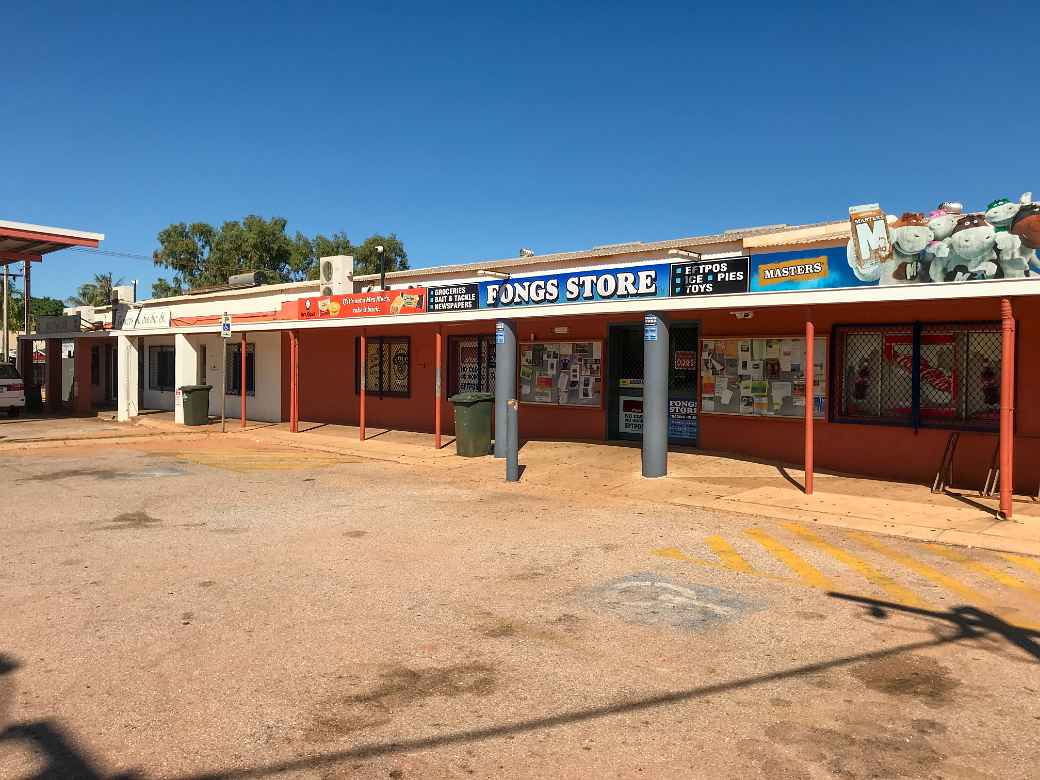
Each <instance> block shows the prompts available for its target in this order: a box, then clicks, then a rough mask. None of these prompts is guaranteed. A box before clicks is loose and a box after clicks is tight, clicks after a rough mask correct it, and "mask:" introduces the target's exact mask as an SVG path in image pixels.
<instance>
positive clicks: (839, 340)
mask: <svg viewBox="0 0 1040 780" xmlns="http://www.w3.org/2000/svg"><path fill="white" fill-rule="evenodd" d="M1023 208H1025V207H1023ZM879 213H880V212H878V213H874V214H868V219H866V220H864V219H863V218H862V215H859V214H856V215H853V216H854V219H853V220H852V221H848V220H840V221H834V222H828V223H822V224H815V225H805V226H797V227H789V226H776V227H767V228H758V229H749V230H735V231H728V232H725V233H720V234H715V235H708V236H700V237H693V238H684V239H676V240H671V241H660V242H653V243H633V244H624V245H614V246H606V247H597V248H594V249H592V250H589V251H584V252H568V253H558V254H549V255H533V256H521V257H519V258H512V259H505V260H493V261H486V262H481V263H470V264H462V265H453V266H444V267H439V268H425V269H415V270H409V271H402V272H394V273H390V274H387V280H386V281H387V283H388V289H386V290H380V289H373V285H376V284H378V280H377V279H375V278H373V277H368V276H359V277H357V278H354V277H353V276H352V274H351V269H350V261H349V258H332V259H329V260H328V262H327V263H326V262H323V274H324V277H323V279H322V280H320V281H317V282H303V283H294V284H281V285H267V286H258V287H251V288H244V289H227V290H220V291H214V292H209V293H206V294H200V295H189V296H182V297H178V298H170V299H164V300H155V301H144V302H142V303H140V304H135V305H134V306H133V307H131V308H129V309H128V311H127V313H126V314H125V316H123V317H122V319H121V320H119V319H117V322H116V326H115V327H114V329H113V333H114V334H115V335H116V336H117V337H118V353H119V356H118V365H119V366H120V369H119V377H118V380H117V385H118V395H119V413H120V416H121V418H123V419H128V418H131V417H133V416H135V415H136V414H138V413H139V412H140V411H141V410H144V409H166V410H173V411H175V413H176V414H177V419H178V420H180V419H182V418H181V415H180V412H179V405H178V393H177V388H178V387H181V386H183V385H187V384H197V383H206V384H210V385H213V386H214V388H215V390H214V392H213V393H212V394H211V406H210V412H211V413H212V414H215V415H219V413H220V397H221V396H220V393H219V389H220V387H221V384H222V382H223V383H224V384H226V386H227V389H228V392H227V395H226V400H225V412H226V413H227V414H228V415H229V416H240V415H242V414H243V407H244V409H245V414H244V416H245V417H248V418H249V419H255V420H267V421H272V422H288V423H289V424H290V426H291V428H292V429H294V430H295V429H296V428H297V427H298V423H299V421H300V420H304V421H308V422H323V423H333V424H342V425H350V426H358V427H360V428H361V435H362V436H364V435H365V433H364V431H365V428H366V427H368V428H372V427H380V428H393V429H403V430H412V431H423V432H431V433H434V434H436V435H437V438H436V441H437V446H439V445H440V443H441V435H442V434H443V435H450V434H451V433H452V424H451V410H450V404H449V403H448V402H447V398H448V397H449V396H450V395H451V394H453V393H455V392H458V391H463V390H476V389H479V390H488V391H493V392H495V393H496V400H497V402H498V404H499V406H500V407H504V402H505V400H506V398H507V397H516V398H518V400H519V401H520V413H519V428H520V437H521V439H522V440H523V439H544V438H550V439H582V440H595V441H605V442H607V441H612V440H626V439H627V440H643V441H644V452H645V451H646V449H647V447H648V446H649V445H648V444H647V441H648V440H650V439H652V438H655V437H656V439H662V441H663V437H664V436H665V435H666V436H667V441H668V443H669V444H670V445H671V446H685V447H698V448H701V449H704V450H711V451H719V452H726V453H732V454H734V455H737V456H746V457H756V458H767V459H771V460H780V461H784V462H789V463H802V462H803V461H805V460H810V461H811V462H812V463H813V464H814V465H815V467H816V468H824V469H828V470H833V471H837V472H843V473H849V474H857V475H864V476H871V477H878V478H885V479H895V480H903V481H912V482H925V483H930V482H932V480H933V478H934V477H935V476H936V474H937V472H939V471H940V467H941V466H942V464H943V463H944V460H945V459H946V458H947V457H949V460H950V463H949V466H950V467H949V468H945V467H944V468H942V471H943V473H944V475H945V476H944V478H946V479H950V478H952V483H953V484H959V485H963V486H968V487H976V488H977V487H981V486H982V485H983V483H984V482H986V481H987V480H988V475H990V474H991V472H992V471H994V470H996V469H998V468H999V470H1000V473H1001V474H1002V475H1008V474H1012V473H1013V474H1014V487H1015V489H1016V490H1017V491H1018V492H1019V493H1022V494H1029V495H1032V494H1035V493H1036V490H1037V486H1038V484H1040V458H1038V457H1037V456H1038V455H1040V447H1038V445H1037V442H1038V441H1040V438H1038V437H1040V405H1038V404H1037V402H1036V401H1035V400H1033V399H1032V398H1031V394H1029V393H1028V392H1027V389H1028V388H1029V387H1031V386H1032V384H1033V383H1035V382H1036V381H1037V380H1038V378H1040V377H1038V376H1037V374H1038V373H1040V369H1038V368H1037V367H1036V365H1035V361H1032V360H1030V359H1029V354H1030V351H1029V350H1028V349H1026V348H1023V345H1028V344H1030V343H1031V342H1032V340H1033V339H1036V338H1037V337H1038V333H1040V307H1038V306H1037V299H1036V298H1035V297H1034V296H1036V295H1037V294H1040V285H1038V284H1037V279H1038V277H1037V276H1036V275H1035V274H1036V269H1035V268H1034V267H1033V264H1032V260H1030V258H1029V257H1028V253H1029V251H1030V247H1029V245H1028V244H1025V243H1023V242H1021V241H1018V242H1014V241H1010V240H1008V239H1007V238H1003V239H1000V240H996V241H991V244H992V246H991V247H990V250H989V251H991V258H992V261H993V262H990V263H988V264H987V262H986V261H985V260H982V261H978V258H975V260H972V261H971V262H964V263H962V264H960V265H958V257H959V256H957V255H956V254H955V255H953V256H949V255H948V253H947V252H945V251H944V249H943V247H946V248H948V246H949V245H950V244H951V243H953V242H949V241H946V242H945V243H943V242H944V241H945V238H938V237H937V236H938V233H937V231H934V230H932V229H931V228H928V230H927V231H922V230H919V228H920V227H921V225H922V224H925V221H923V218H921V219H918V218H916V217H914V215H904V217H902V218H900V220H901V221H900V220H892V219H890V218H889V219H888V220H887V221H886V219H885V217H884V215H883V214H881V215H880V217H879V216H878V214H879ZM919 216H920V215H918V217H919ZM956 216H957V222H958V224H959V223H961V222H963V221H964V220H965V219H966V220H967V222H969V223H970V222H971V219H972V218H970V215H956ZM857 218H860V220H861V221H860V223H857V222H856V219H857ZM870 220H872V221H870ZM879 220H880V221H879ZM904 222H905V223H906V224H903V223H904ZM859 224H863V225H865V226H866V227H865V228H864V229H862V230H860V229H859V228H858V225H859ZM903 227H906V228H908V230H909V233H910V234H911V235H910V237H911V238H913V239H914V240H917V239H919V238H921V237H922V236H925V233H927V236H925V237H926V238H927V239H928V240H926V241H925V242H924V245H927V250H926V249H923V248H915V245H913V242H909V243H908V241H907V240H904V239H906V235H905V233H906V232H907V231H903V232H901V229H902V228H903ZM976 227H985V226H983V225H981V223H980V224H975V223H971V224H966V225H965V227H964V228H963V229H962V230H960V231H959V232H963V231H964V230H970V229H974V228H976ZM990 227H992V226H990ZM994 232H996V231H990V233H994ZM990 233H988V234H987V235H988V236H989V239H986V240H990V239H992V235H991V234H990ZM1004 233H1005V235H1007V234H1008V233H1007V231H1004ZM956 236H957V234H956V233H955V234H954V238H956ZM924 245H922V246H924ZM940 245H941V246H940ZM937 247H938V248H937ZM911 249H913V251H910V250H911ZM956 251H961V250H960V249H957V250H956ZM963 251H965V252H967V250H963ZM1020 256H1021V257H1020ZM1022 257H1024V259H1022V260H1021V263H1020V265H1022V267H1023V269H1024V270H1023V272H1022V273H1021V274H1020V275H1019V274H1016V273H1014V269H1015V267H1016V266H1015V263H1016V262H1017V261H1018V260H1019V259H1021V258H1022ZM1033 259H1034V260H1035V254H1034V255H1033ZM930 274H933V275H934V276H933V275H930ZM225 314H226V315H228V316H229V318H230V321H231V334H230V336H231V337H230V338H222V336H221V333H220V331H221V322H222V319H223V316H224V315H225ZM1016 345H1017V349H1016ZM1016 399H1017V401H1018V404H1017V406H1016V404H1015V400H1016ZM644 432H645V433H644ZM653 446H655V447H656V446H658V444H654V445H653ZM1012 457H1013V458H1014V460H1013V461H1012ZM651 460H652V459H651ZM644 463H646V461H644ZM652 471H653V469H651V472H652ZM810 471H811V469H810ZM1010 481H1011V480H1010V479H1006V480H1001V482H1002V483H1004V482H1007V483H1008V486H1009V485H1010ZM807 487H808V488H809V489H810V490H811V485H808V486H807ZM1002 487H1004V493H1006V501H1004V502H1003V504H1002V508H1003V509H1004V511H1005V513H1010V511H1011V507H1010V492H1009V491H1008V490H1007V487H1005V486H1003V484H1002Z"/></svg>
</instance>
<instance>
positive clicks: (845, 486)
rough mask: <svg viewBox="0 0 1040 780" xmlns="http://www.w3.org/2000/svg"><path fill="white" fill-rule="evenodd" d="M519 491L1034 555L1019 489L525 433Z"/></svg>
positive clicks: (425, 451)
mask: <svg viewBox="0 0 1040 780" xmlns="http://www.w3.org/2000/svg"><path fill="white" fill-rule="evenodd" d="M126 427H127V428H130V429H148V430H152V431H165V432H170V433H172V432H177V433H183V432H184V431H185V429H184V428H183V427H180V426H175V425H174V424H173V421H172V415H168V414H167V415H161V414H160V415H150V416H144V417H140V418H138V422H137V423H136V424H133V425H129V426H126ZM191 430H192V431H193V432H195V434H194V435H202V434H207V433H209V434H214V433H215V434H217V435H219V434H220V423H219V421H218V422H216V423H211V424H210V425H208V426H203V427H199V428H192V429H191ZM228 431H229V435H235V436H248V437H250V438H251V439H253V441H255V442H256V443H257V444H258V445H260V446H267V447H270V446H288V447H294V448H296V447H298V448H303V449H310V450H319V451H325V452H336V453H344V454H350V455H352V456H356V457H364V458H368V459H372V460H380V461H390V462H396V463H400V464H401V465H404V466H408V467H411V468H414V469H420V470H422V471H425V470H426V469H436V470H438V471H444V470H447V471H450V473H451V478H452V479H457V480H463V481H479V482H483V481H487V480H495V481H501V480H503V478H504V471H505V468H504V464H503V463H502V461H499V460H496V459H494V458H492V457H490V456H489V457H486V458H465V459H464V458H459V457H457V456H456V455H455V448H454V439H453V438H452V437H450V436H445V437H444V439H443V441H442V447H441V449H440V450H437V449H435V448H434V446H433V445H434V440H433V436H432V435H430V434H420V433H408V432H403V431H389V430H384V429H380V428H369V429H368V430H367V432H366V440H365V441H364V442H362V441H360V440H359V437H358V429H357V428H355V427H351V426H339V425H325V424H317V423H301V431H300V433H298V434H293V433H290V432H289V430H288V424H286V423H281V424H274V423H261V422H252V421H247V425H246V428H245V429H242V428H240V427H239V422H238V421H237V420H232V421H229V422H228ZM520 462H521V465H522V467H523V469H524V470H523V474H522V478H521V482H520V483H519V484H518V485H516V486H515V489H516V490H517V491H519V492H521V493H531V492H537V493H538V494H546V493H549V494H557V495H563V494H575V493H578V494H581V493H585V494H588V493H589V492H595V493H596V494H597V497H598V498H601V499H602V498H608V497H609V498H615V499H618V500H628V501H631V500H636V501H642V502H649V503H652V504H667V505H673V506H689V507H698V508H701V509H708V510H713V511H718V512H728V513H736V514H743V515H755V516H760V517H770V518H774V519H778V520H788V521H800V522H808V523H819V524H821V525H828V526H834V527H839V528H849V529H855V530H860V531H870V532H874V533H881V534H888V535H891V536H898V537H904V538H908V539H916V540H923V541H931V542H942V543H948V544H956V545H962V546H967V547H981V548H984V549H990V550H997V551H1002V552H1011V553H1022V554H1027V555H1040V504H1038V503H1036V502H1035V501H1034V500H1032V499H1031V498H1028V497H1023V496H1017V497H1016V500H1015V505H1014V515H1015V516H1014V519H1013V520H1011V521H1007V520H1001V519H1000V518H999V517H998V514H997V501H996V499H995V498H983V497H980V496H979V495H978V493H977V492H972V491H966V490H957V491H954V490H950V491H947V492H945V493H940V494H933V493H932V492H931V491H930V490H929V488H928V487H926V486H923V485H910V484H903V483H895V482H884V481H880V480H872V479H862V478H857V477H850V476H843V475H837V474H829V473H824V472H817V473H816V478H815V492H814V494H813V495H812V496H807V495H805V493H804V492H803V489H802V485H803V484H804V473H803V472H802V471H801V470H800V469H798V468H796V467H790V466H785V465H783V464H778V463H768V462H763V461H754V460H748V459H740V458H734V457H727V456H723V455H718V454H712V453H704V452H699V451H693V450H684V451H678V452H671V453H669V460H668V471H669V476H668V477H665V478H663V479H655V480H647V479H643V478H642V477H641V475H640V452H639V448H638V447H637V446H625V445H621V444H615V443H612V444H602V443H587V442H527V443H526V444H525V445H524V446H523V448H522V450H521V452H520Z"/></svg>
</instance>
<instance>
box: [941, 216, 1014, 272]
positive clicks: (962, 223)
mask: <svg viewBox="0 0 1040 780" xmlns="http://www.w3.org/2000/svg"><path fill="white" fill-rule="evenodd" d="M1004 235H1006V234H1004ZM996 250H997V230H996V228H994V227H993V225H991V224H990V223H989V222H987V221H986V218H985V217H983V216H982V215H981V214H968V215H967V216H964V217H961V218H960V219H959V220H957V226H956V227H954V229H953V235H951V236H950V256H949V258H947V260H946V268H947V273H948V274H952V275H953V281H957V282H962V281H966V280H969V279H971V280H974V279H993V278H995V277H996V276H997V271H998V266H997V263H996V259H997V251H996Z"/></svg>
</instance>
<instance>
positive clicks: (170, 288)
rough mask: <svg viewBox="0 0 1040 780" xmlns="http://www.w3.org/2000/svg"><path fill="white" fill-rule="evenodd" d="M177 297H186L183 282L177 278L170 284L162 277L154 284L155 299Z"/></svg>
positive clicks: (153, 293) (153, 294) (153, 295)
mask: <svg viewBox="0 0 1040 780" xmlns="http://www.w3.org/2000/svg"><path fill="white" fill-rule="evenodd" d="M175 295H184V286H183V285H182V284H181V280H180V279H178V278H177V277H176V276H175V277H173V281H172V282H168V281H166V279H164V278H163V277H161V276H160V277H159V278H158V279H156V280H155V283H154V284H152V297H153V298H172V297H174V296H175Z"/></svg>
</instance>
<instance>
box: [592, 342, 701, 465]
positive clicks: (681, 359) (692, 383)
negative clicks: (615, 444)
mask: <svg viewBox="0 0 1040 780" xmlns="http://www.w3.org/2000/svg"><path fill="white" fill-rule="evenodd" d="M697 335H698V332H697V324H696V323H690V324H686V323H682V324H673V325H672V326H671V328H670V329H669V361H668V407H669V411H668V441H669V442H670V443H673V444H679V445H686V446H696V445H697V366H698V360H697ZM609 358H610V359H609V377H608V403H607V415H608V417H607V419H608V423H607V425H608V429H607V433H608V435H609V438H611V439H628V440H631V441H639V440H640V439H642V436H643V326H642V325H612V326H610V341H609Z"/></svg>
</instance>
